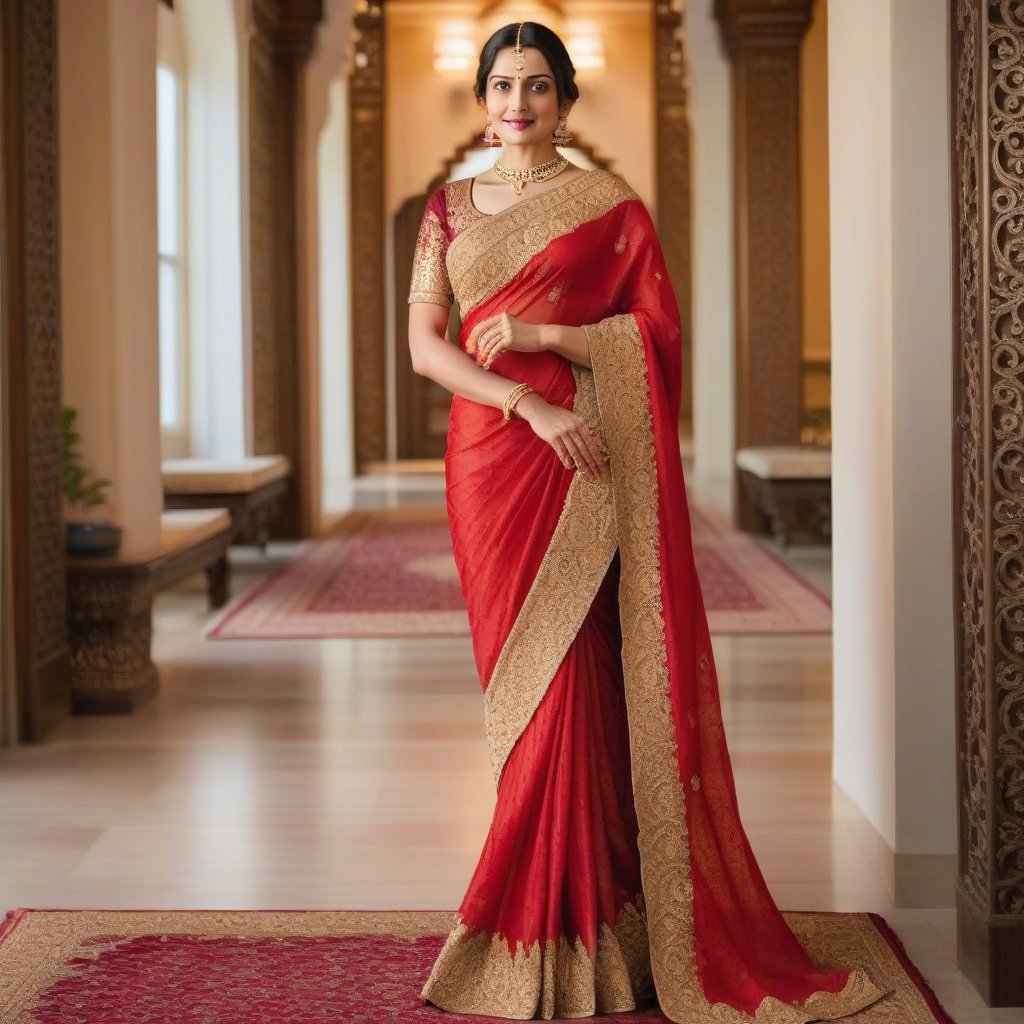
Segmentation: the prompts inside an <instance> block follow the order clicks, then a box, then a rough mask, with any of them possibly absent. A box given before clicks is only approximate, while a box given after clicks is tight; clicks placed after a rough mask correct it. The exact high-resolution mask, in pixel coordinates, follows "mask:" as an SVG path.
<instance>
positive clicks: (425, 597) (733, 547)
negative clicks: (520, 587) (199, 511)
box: [205, 505, 832, 640]
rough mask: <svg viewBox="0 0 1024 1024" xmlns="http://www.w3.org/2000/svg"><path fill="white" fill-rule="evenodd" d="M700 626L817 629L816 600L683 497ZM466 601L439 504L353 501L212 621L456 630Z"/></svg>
mask: <svg viewBox="0 0 1024 1024" xmlns="http://www.w3.org/2000/svg"><path fill="white" fill-rule="evenodd" d="M691 521H692V527H693V540H694V552H695V558H696V562H697V571H698V573H699V574H700V579H701V585H702V586H703V588H704V601H705V605H706V607H707V612H708V622H709V624H710V626H711V631H712V633H717V634H727V633H733V634H736V633H740V634H742V633H827V632H829V631H830V630H831V628H832V609H831V606H830V604H829V601H828V598H826V597H825V596H824V595H823V594H821V593H820V592H819V591H818V590H816V589H815V588H814V587H812V586H811V585H810V584H808V583H806V582H805V581H804V580H803V579H802V578H801V577H800V576H798V575H797V574H796V573H795V572H794V571H793V570H792V569H791V568H790V567H789V566H788V565H787V564H786V563H785V562H784V561H783V560H782V559H781V558H779V557H778V556H776V555H775V554H773V553H772V552H771V551H769V550H768V549H767V548H766V547H765V546H764V545H762V544H759V543H758V542H757V541H756V540H754V539H753V538H752V537H750V536H748V535H747V534H744V533H742V532H740V531H739V530H736V529H734V528H733V527H732V526H730V525H729V524H728V523H726V522H725V521H724V520H723V519H721V518H719V517H718V516H717V515H716V514H713V513H711V512H709V511H707V510H705V509H701V508H699V507H697V506H696V505H693V506H691ZM468 632H469V623H468V619H467V616H466V606H465V603H464V602H463V599H462V591H461V588H460V586H459V578H458V575H457V573H456V571H455V560H454V558H453V557H452V545H451V536H450V534H449V532H448V521H447V518H446V514H445V510H444V509H443V508H392V509H358V510H356V511H354V512H351V513H349V514H348V515H347V516H345V518H344V519H343V520H342V521H341V522H340V523H339V524H338V525H337V526H336V527H335V528H334V530H333V531H332V532H331V533H330V534H329V535H328V536H326V537H324V538H322V539H320V540H316V541H310V542H308V543H307V544H304V545H303V546H302V547H301V548H300V549H299V551H298V553H297V554H296V555H295V557H294V558H293V559H292V560H291V561H290V562H289V563H288V564H287V565H285V566H282V567H281V568H280V569H278V570H277V571H275V572H272V573H270V574H269V575H268V576H266V577H265V578H264V579H263V580H261V581H260V582H259V583H258V584H257V585H256V586H255V587H253V588H252V589H251V590H250V591H249V592H248V593H246V594H243V595H242V596H241V597H240V598H239V599H238V600H236V601H234V602H232V603H231V604H230V605H228V607H227V608H226V609H224V611H222V612H221V613H220V614H219V615H218V616H217V617H216V618H215V619H213V620H212V621H211V622H210V623H209V625H208V626H207V628H206V632H205V635H206V636H207V637H208V638H211V639H216V640H227V639H247V640H255V639H276V640H280V639H295V638H306V637H309V638H317V637H320V638H323V637H344V636H463V635H466V634H467V633H468Z"/></svg>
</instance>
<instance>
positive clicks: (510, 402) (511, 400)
mask: <svg viewBox="0 0 1024 1024" xmlns="http://www.w3.org/2000/svg"><path fill="white" fill-rule="evenodd" d="M531 391H533V388H531V387H530V385H529V384H517V385H516V386H515V387H514V388H512V390H511V391H509V393H508V394H507V395H506V396H505V401H504V403H503V404H502V407H501V413H502V416H504V418H505V422H506V423H507V422H508V421H509V420H510V419H511V418H512V410H513V408H514V407H515V404H516V402H518V401H519V399H520V398H522V397H523V395H528V394H529V393H530V392H531Z"/></svg>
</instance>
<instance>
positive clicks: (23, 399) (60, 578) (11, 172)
mask: <svg viewBox="0 0 1024 1024" xmlns="http://www.w3.org/2000/svg"><path fill="white" fill-rule="evenodd" d="M0 19H2V21H0V34H2V61H3V68H2V75H3V84H2V94H3V143H2V144H3V182H2V184H3V213H2V218H3V223H2V231H3V238H4V244H3V252H2V260H3V264H2V272H3V281H2V283H0V287H2V289H3V300H2V303H0V306H2V316H3V322H2V325H0V330H2V345H3V349H2V358H3V359H4V360H5V362H6V368H7V374H6V376H7V380H8V386H9V393H8V394H6V395H4V396H2V399H3V400H4V401H5V402H6V403H7V410H6V422H7V425H8V426H9V428H10V430H9V435H8V432H7V431H4V435H3V443H4V444H6V445H8V452H9V464H10V467H11V519H12V521H11V530H12V536H13V551H12V553H11V554H12V559H13V575H14V620H15V621H14V624H13V633H14V637H15V641H14V643H15V673H16V676H17V688H18V705H19V719H20V722H19V733H20V736H21V738H22V739H23V740H31V741H35V740H40V739H42V738H43V737H44V736H45V735H46V733H48V732H49V731H50V730H51V729H52V728H53V727H54V726H55V725H56V724H57V723H58V722H60V721H62V720H63V719H64V718H66V717H67V716H68V714H69V711H70V706H71V701H70V697H71V690H70V653H69V648H68V630H67V581H66V575H65V556H64V517H63V510H62V507H61V465H60V429H61V415H60V407H61V394H60V391H61V335H60V251H59V221H58V218H57V211H58V209H59V202H58V199H59V196H58V173H57V171H58V163H57V159H58V157H57V130H58V122H57V113H58V111H57V15H56V10H55V4H54V0H11V2H9V3H6V2H5V3H4V4H2V5H0Z"/></svg>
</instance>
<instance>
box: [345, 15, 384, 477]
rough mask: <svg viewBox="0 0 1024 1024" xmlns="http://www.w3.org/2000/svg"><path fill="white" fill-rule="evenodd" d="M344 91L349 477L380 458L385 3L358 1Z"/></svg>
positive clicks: (382, 326)
mask: <svg viewBox="0 0 1024 1024" xmlns="http://www.w3.org/2000/svg"><path fill="white" fill-rule="evenodd" d="M353 21H354V24H355V29H356V33H357V34H356V40H355V66H354V67H353V69H352V78H351V80H350V83H349V153H350V154H351V157H350V159H351V166H352V175H351V177H352V185H351V191H352V198H351V202H352V207H351V224H352V271H351V273H352V358H353V361H354V362H353V377H352V379H353V380H354V382H355V442H356V443H355V448H356V470H357V472H358V470H359V467H361V466H363V465H365V464H366V463H367V462H370V461H374V460H379V459H384V458H387V386H386V385H387V381H386V372H387V371H386V358H387V356H386V351H385V325H386V320H385V316H386V314H385V294H384V146H385V141H384V3H383V0H357V8H356V13H355V17H354V19H353Z"/></svg>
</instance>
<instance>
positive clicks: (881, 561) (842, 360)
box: [829, 0, 956, 902]
mask: <svg viewBox="0 0 1024 1024" xmlns="http://www.w3.org/2000/svg"><path fill="white" fill-rule="evenodd" d="M943 12H944V5H942V4H938V3H936V2H935V0H898V2H897V0H830V3H829V121H830V136H829V147H830V152H831V161H830V187H831V204H830V206H831V219H832V247H831V249H832V347H833V357H832V358H833V362H832V423H833V479H832V516H833V581H834V582H833V608H834V612H833V636H834V661H835V669H834V705H835V722H834V774H835V778H836V780H837V781H838V782H839V784H840V785H841V786H842V787H843V788H844V789H845V790H846V791H847V792H848V793H849V794H850V795H851V796H852V797H853V799H854V800H855V801H856V802H857V803H858V805H859V806H860V807H861V808H862V809H863V811H864V813H865V814H866V815H867V816H868V818H869V819H870V820H871V821H872V823H873V824H874V825H875V828H876V829H877V831H878V833H879V835H880V836H881V839H882V840H883V841H884V843H885V844H886V846H887V847H888V851H889V852H890V853H891V855H893V857H894V862H893V865H892V873H893V878H894V881H893V886H894V889H895V890H896V891H895V893H894V895H895V898H896V899H897V902H917V901H918V900H922V901H924V902H934V901H936V900H937V899H939V896H940V895H941V894H943V893H944V890H945V889H946V888H947V883H948V882H950V881H951V877H949V878H947V877H946V874H947V873H948V872H949V870H950V868H951V865H952V861H951V855H952V854H953V853H954V852H955V849H956V805H955V776H954V755H953V750H954V692H953V650H952V622H953V619H952V542H951V537H952V528H951V523H950V506H951V494H950V427H951V424H950V409H951V359H950V345H951V338H950V330H951V325H950V308H951V306H950V270H949V268H950V239H949V213H948V205H949V193H948V180H947V176H948V166H949V153H948V145H949V143H948V134H947V127H946V103H947V99H946V96H947V83H946V35H945V32H946V26H945V16H944V13H943ZM894 54H899V59H898V60H896V59H894ZM936 855H939V856H938V860H936V859H934V858H935V856H936ZM929 858H931V859H929ZM904 866H913V867H914V868H915V870H916V874H917V879H916V882H915V879H914V877H913V876H914V872H909V873H908V872H906V871H904V870H903V867H904ZM929 872H931V875H928V873H929ZM926 875H928V877H927V878H926V877H925V876H926ZM901 879H902V881H901ZM915 885H918V888H919V889H921V888H922V887H925V888H926V887H928V886H931V891H930V893H928V894H924V893H923V892H922V891H917V892H915V891H913V890H914V889H915ZM937 894H939V895H937ZM945 895H946V896H947V897H948V900H949V901H951V899H952V891H951V888H950V889H949V891H948V893H945Z"/></svg>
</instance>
